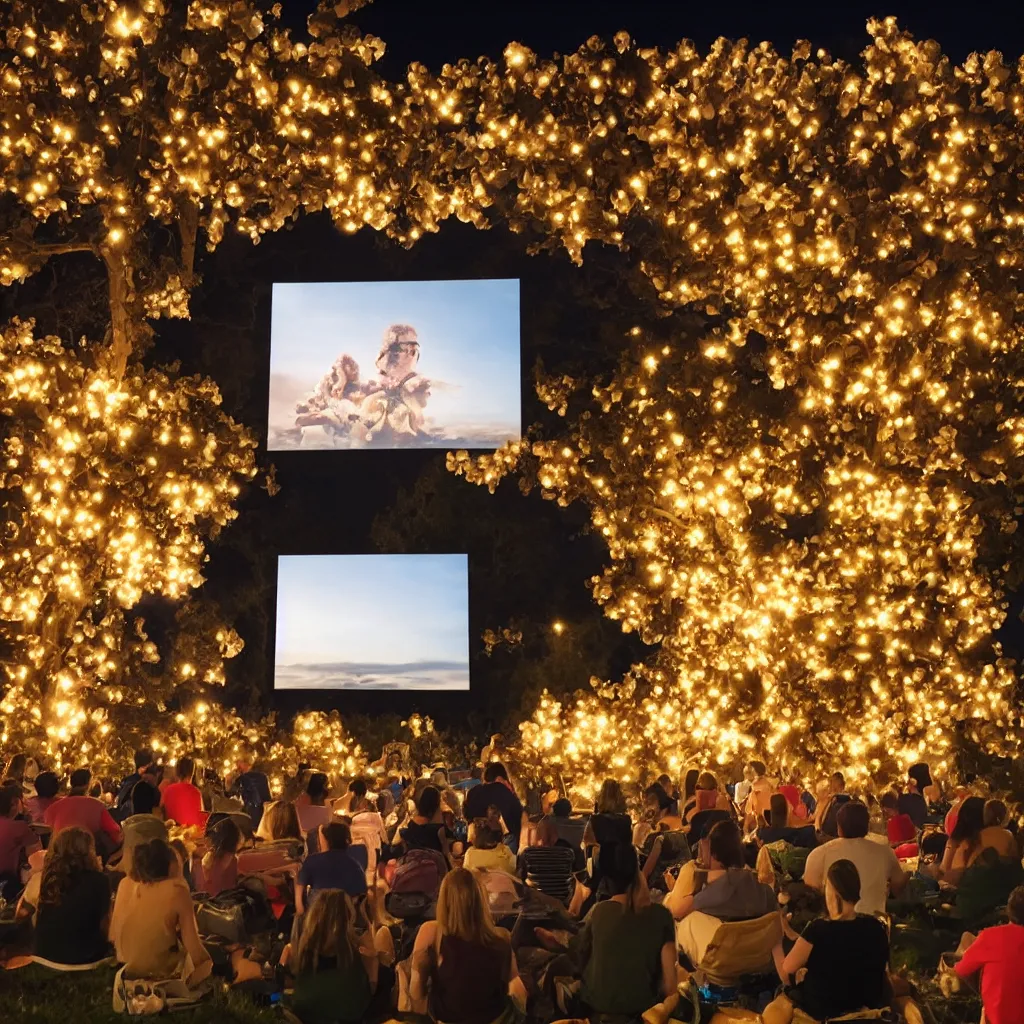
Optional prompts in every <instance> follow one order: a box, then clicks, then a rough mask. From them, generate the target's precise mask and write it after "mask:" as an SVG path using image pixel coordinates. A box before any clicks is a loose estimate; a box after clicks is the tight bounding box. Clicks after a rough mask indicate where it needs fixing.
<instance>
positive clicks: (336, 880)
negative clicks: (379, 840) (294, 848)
mask: <svg viewBox="0 0 1024 1024" xmlns="http://www.w3.org/2000/svg"><path fill="white" fill-rule="evenodd" d="M320 832H321V835H322V836H323V841H324V844H325V845H326V847H327V849H326V850H324V852H323V853H314V854H311V855H310V856H309V857H307V858H306V860H305V861H304V862H303V865H302V867H301V868H300V869H299V877H298V880H297V881H296V883H295V913H296V916H297V915H299V914H302V913H304V912H305V910H306V903H307V900H306V890H307V889H308V890H309V892H310V894H311V895H312V894H315V893H316V892H317V891H319V890H320V889H344V890H345V892H347V893H348V894H349V896H352V897H356V896H362V895H363V894H364V893H365V892H366V872H365V871H364V870H363V868H362V867H360V866H359V864H358V863H356V860H355V858H354V857H353V856H352V855H351V854H350V853H349V849H350V847H351V846H352V832H351V830H350V829H349V827H348V825H346V824H345V823H344V822H343V821H332V822H331V823H330V824H329V825H324V826H322V828H321V829H320Z"/></svg>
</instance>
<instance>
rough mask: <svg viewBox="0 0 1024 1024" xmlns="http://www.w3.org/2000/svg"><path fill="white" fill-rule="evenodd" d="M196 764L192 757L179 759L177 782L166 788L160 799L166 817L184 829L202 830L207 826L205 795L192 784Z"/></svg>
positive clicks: (175, 767)
mask: <svg viewBox="0 0 1024 1024" xmlns="http://www.w3.org/2000/svg"><path fill="white" fill-rule="evenodd" d="M195 770H196V764H195V761H193V760H192V758H191V757H182V758H179V760H178V763H177V764H176V765H175V766H174V774H175V777H176V781H175V782H172V783H171V784H170V785H169V786H166V787H165V788H164V791H163V796H162V797H161V798H160V806H161V807H162V808H163V810H164V817H165V818H167V820H168V821H174V822H176V823H177V824H179V825H181V826H182V827H183V828H193V827H195V828H202V827H203V826H204V825H205V824H206V815H205V814H204V813H203V794H202V793H201V792H200V791H199V787H198V786H195V785H193V784H192V776H193V775H194V774H195Z"/></svg>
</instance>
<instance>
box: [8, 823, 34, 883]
mask: <svg viewBox="0 0 1024 1024" xmlns="http://www.w3.org/2000/svg"><path fill="white" fill-rule="evenodd" d="M37 846H39V836H37V835H36V834H35V832H33V831H32V826H31V825H29V823H28V822H27V821H19V820H18V819H16V818H0V875H13V874H14V873H15V872H16V871H17V870H18V868H19V867H20V866H21V861H22V857H23V852H24V854H26V855H27V853H28V851H29V850H31V849H34V848H35V847H37Z"/></svg>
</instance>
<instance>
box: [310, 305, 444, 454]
mask: <svg viewBox="0 0 1024 1024" xmlns="http://www.w3.org/2000/svg"><path fill="white" fill-rule="evenodd" d="M419 358H420V343H419V338H418V337H417V334H416V329H415V328H414V327H411V326H409V325H408V324H392V325H391V326H390V327H388V329H387V330H386V331H385V332H384V339H383V341H382V343H381V348H380V354H379V355H378V356H377V363H376V365H377V370H378V374H379V375H378V376H377V377H376V378H374V379H372V380H367V381H360V380H359V367H358V365H357V364H356V361H355V360H354V359H353V358H352V357H351V356H350V355H347V354H346V355H342V356H339V357H338V358H337V359H336V360H335V362H334V365H333V366H332V367H331V369H330V370H329V371H328V372H327V374H325V375H324V377H323V378H322V379H321V381H320V383H319V384H318V385H317V386H316V389H315V390H314V391H313V393H312V394H311V395H310V396H309V397H308V398H307V399H306V400H305V401H304V402H300V403H299V404H298V405H297V406H296V409H295V411H296V417H295V425H296V426H297V427H300V428H302V436H303V444H304V445H307V446H313V447H320V446H321V445H322V444H323V441H324V439H325V437H324V435H326V438H327V440H328V441H329V442H330V443H331V444H334V445H337V446H339V447H349V446H351V447H361V446H363V445H384V446H386V447H391V446H394V445H401V444H402V443H403V442H405V443H409V442H415V441H421V440H423V439H424V438H428V437H429V435H428V433H427V432H426V431H425V430H424V426H425V424H426V415H425V413H424V410H425V409H426V405H427V400H428V399H429V397H430V383H431V382H430V381H429V380H427V378H426V377H423V376H421V375H420V374H418V373H417V372H416V366H417V364H418V363H419Z"/></svg>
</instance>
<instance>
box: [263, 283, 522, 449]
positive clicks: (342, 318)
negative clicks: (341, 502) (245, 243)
mask: <svg viewBox="0 0 1024 1024" xmlns="http://www.w3.org/2000/svg"><path fill="white" fill-rule="evenodd" d="M519 380H520V373H519V281H518V280H494V281H371V282H334V281H322V282H317V283H308V284H275V285H274V291H273V307H272V312H271V321H270V408H269V412H268V429H267V447H268V448H269V449H270V451H289V450H293V449H338V448H341V449H351V448H374V449H381V448H497V447H500V446H501V445H503V444H504V443H505V442H506V441H508V440H510V439H513V438H518V437H519V436H520V431H521V420H520V405H519Z"/></svg>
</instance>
